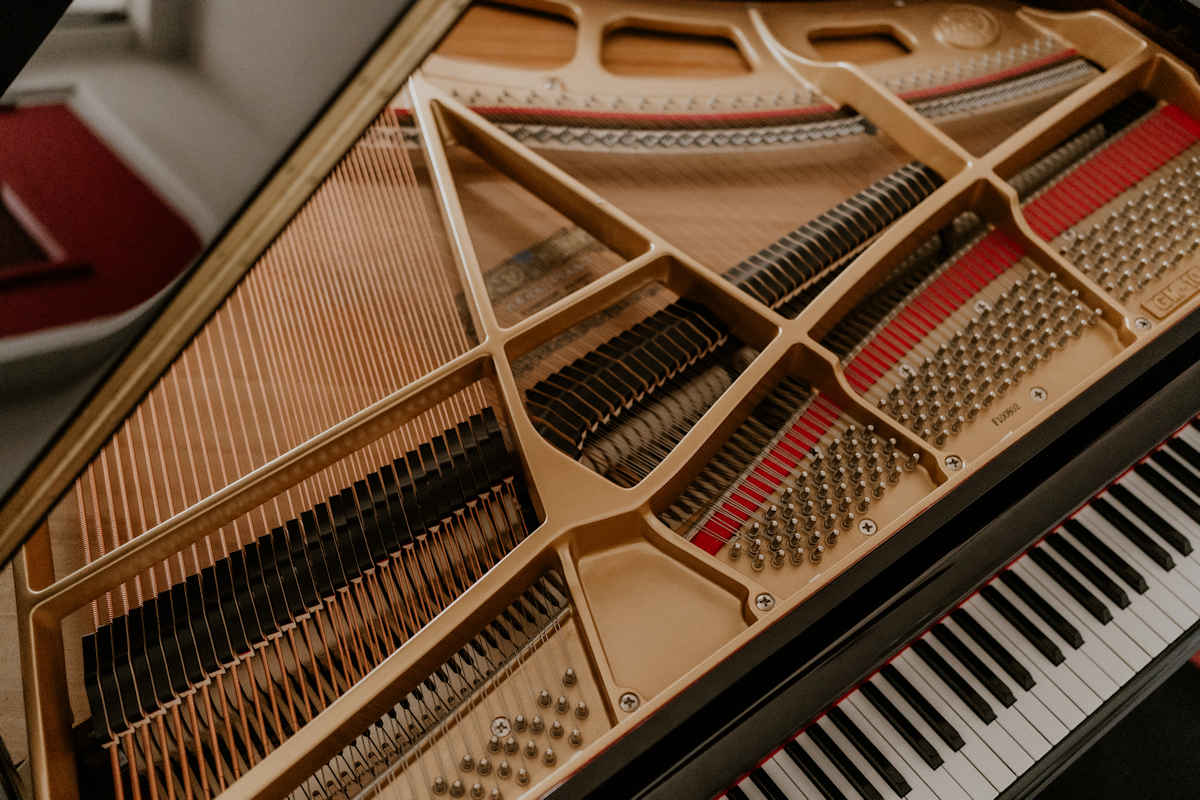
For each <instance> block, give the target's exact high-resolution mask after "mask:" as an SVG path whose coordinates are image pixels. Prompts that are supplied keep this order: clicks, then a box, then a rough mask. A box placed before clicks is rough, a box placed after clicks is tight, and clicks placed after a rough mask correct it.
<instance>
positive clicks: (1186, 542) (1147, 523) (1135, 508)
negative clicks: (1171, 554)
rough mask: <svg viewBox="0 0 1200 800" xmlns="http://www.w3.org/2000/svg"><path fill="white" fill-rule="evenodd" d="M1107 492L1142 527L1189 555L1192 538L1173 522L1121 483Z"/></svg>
mask: <svg viewBox="0 0 1200 800" xmlns="http://www.w3.org/2000/svg"><path fill="white" fill-rule="evenodd" d="M1108 493H1109V494H1110V495H1111V496H1112V497H1114V498H1116V500H1117V502H1118V503H1120V504H1121V506H1122V507H1124V509H1125V510H1126V513H1127V516H1130V517H1133V518H1136V519H1137V520H1139V521H1140V522H1141V523H1142V527H1143V528H1145V529H1147V530H1149V531H1151V532H1152V533H1154V534H1155V535H1157V536H1159V537H1160V538H1162V539H1163V540H1164V541H1165V542H1166V543H1167V544H1169V545H1170V546H1171V547H1172V548H1174V549H1175V552H1177V553H1179V555H1181V556H1189V555H1191V554H1192V550H1193V549H1194V548H1193V546H1192V540H1191V539H1189V538H1187V537H1186V536H1184V535H1183V533H1181V532H1180V531H1179V529H1178V528H1176V527H1175V526H1174V525H1173V524H1171V523H1170V522H1168V521H1167V520H1165V519H1163V518H1162V517H1161V516H1160V515H1159V514H1158V512H1156V511H1155V510H1154V509H1152V508H1150V506H1148V505H1146V504H1145V503H1144V502H1143V501H1142V500H1141V499H1140V498H1139V497H1137V496H1136V495H1135V494H1134V493H1133V492H1131V491H1130V490H1129V487H1127V486H1125V485H1123V484H1120V483H1118V484H1115V485H1113V486H1112V487H1111V488H1109V490H1108Z"/></svg>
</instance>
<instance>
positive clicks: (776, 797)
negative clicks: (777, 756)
mask: <svg viewBox="0 0 1200 800" xmlns="http://www.w3.org/2000/svg"><path fill="white" fill-rule="evenodd" d="M749 781H750V783H751V785H752V786H753V787H754V789H755V790H756V793H757V794H758V795H759V796H760V797H762V798H763V800H789V798H788V796H787V795H786V794H784V793H783V790H782V789H780V788H779V785H778V784H777V783H775V781H774V780H773V779H772V778H771V776H770V775H768V774H767V773H766V772H764V771H763V768H762V767H759V768H758V769H756V770H754V771H753V772H751V773H750V777H749ZM745 783H746V781H742V784H743V785H742V791H746V789H747V787H746V786H745V785H744V784H745ZM746 793H747V794H749V792H746Z"/></svg>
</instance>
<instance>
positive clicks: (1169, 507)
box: [1121, 472, 1200, 555]
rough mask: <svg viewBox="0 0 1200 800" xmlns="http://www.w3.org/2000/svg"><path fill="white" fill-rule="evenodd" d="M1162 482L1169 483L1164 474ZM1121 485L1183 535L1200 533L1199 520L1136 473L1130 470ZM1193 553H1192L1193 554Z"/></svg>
mask: <svg viewBox="0 0 1200 800" xmlns="http://www.w3.org/2000/svg"><path fill="white" fill-rule="evenodd" d="M1164 482H1166V483H1168V484H1169V483H1170V481H1169V480H1166V478H1165V476H1164ZM1121 486H1123V487H1124V488H1126V489H1128V490H1129V491H1130V493H1131V494H1133V496H1134V497H1136V498H1138V499H1139V500H1141V501H1142V502H1143V503H1145V504H1146V505H1147V506H1148V507H1149V508H1151V509H1152V510H1153V511H1154V512H1155V513H1157V514H1158V515H1159V516H1161V517H1163V518H1165V519H1166V520H1167V521H1168V522H1170V523H1174V525H1175V527H1176V528H1177V529H1179V530H1180V531H1183V532H1184V534H1185V535H1191V536H1198V535H1200V520H1195V519H1193V518H1192V517H1191V516H1190V515H1189V514H1188V513H1187V512H1186V511H1184V510H1183V509H1181V508H1180V507H1179V506H1177V505H1175V504H1174V503H1172V502H1171V500H1170V499H1169V498H1168V497H1167V496H1166V495H1164V494H1163V493H1162V492H1160V491H1159V490H1158V489H1156V488H1154V487H1153V486H1151V485H1150V484H1149V483H1147V482H1146V480H1145V479H1144V478H1143V477H1142V476H1140V475H1138V474H1137V473H1134V472H1130V473H1127V474H1126V475H1125V477H1123V478H1122V479H1121ZM1193 555H1194V554H1193Z"/></svg>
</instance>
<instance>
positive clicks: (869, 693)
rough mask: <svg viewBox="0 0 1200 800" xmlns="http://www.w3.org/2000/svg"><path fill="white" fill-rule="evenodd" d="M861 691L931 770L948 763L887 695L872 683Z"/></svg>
mask: <svg viewBox="0 0 1200 800" xmlns="http://www.w3.org/2000/svg"><path fill="white" fill-rule="evenodd" d="M859 691H860V692H861V693H862V696H863V697H865V698H867V702H869V703H870V704H871V705H873V706H875V710H876V711H878V712H879V713H880V714H882V715H883V718H884V719H886V720H887V721H888V724H889V725H891V726H892V727H893V728H895V729H896V732H897V733H899V734H900V738H902V739H904V741H906V742H908V746H909V747H911V748H912V749H913V750H915V751H916V752H917V755H919V756H920V757H921V760H922V761H924V762H925V763H926V764H927V765H928V766H929V768H930V769H937V768H938V767H940V766H942V764H944V763H946V762H944V761H943V760H942V756H941V754H940V753H938V751H937V748H935V747H934V746H933V745H932V744H930V743H929V740H928V739H926V738H925V737H924V736H922V735H921V732H920V731H919V730H917V729H916V727H915V726H914V725H913V724H912V723H911V722H909V721H908V720H907V719H905V717H904V715H903V714H901V713H900V709H898V708H896V706H895V705H893V704H892V701H891V700H889V699H888V698H887V695H885V694H884V693H883V692H881V691H879V689H877V688H876V687H875V686H874V685H873V684H872V683H871V682H870V681H867V682H866V683H864V684H863V685H862V686H860V687H859Z"/></svg>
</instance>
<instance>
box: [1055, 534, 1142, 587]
mask: <svg viewBox="0 0 1200 800" xmlns="http://www.w3.org/2000/svg"><path fill="white" fill-rule="evenodd" d="M1063 528H1065V529H1066V530H1068V531H1070V532H1071V535H1072V536H1074V537H1075V540H1076V541H1078V542H1079V543H1080V544H1081V545H1083V546H1084V547H1086V548H1087V549H1088V550H1089V551H1091V554H1092V555H1094V556H1095V557H1096V558H1098V559H1100V561H1102V562H1103V563H1104V566H1106V567H1108V568H1109V569H1111V570H1112V571H1113V572H1115V573H1117V577H1118V578H1120V579H1121V580H1122V581H1124V582H1125V584H1126V585H1128V586H1129V588H1131V589H1133V590H1134V591H1135V592H1137V593H1138V594H1145V593H1146V591H1147V590H1148V589H1149V588H1150V585H1149V584H1148V583H1146V579H1145V577H1143V576H1142V573H1140V572H1138V571H1137V570H1136V569H1134V568H1133V567H1132V566H1131V565H1130V564H1129V562H1128V561H1126V560H1125V559H1123V558H1121V557H1120V556H1119V555H1117V554H1116V553H1115V552H1113V549H1112V548H1111V547H1109V546H1108V545H1106V544H1105V543H1104V542H1102V541H1100V540H1099V539H1097V538H1096V535H1095V534H1094V533H1092V532H1091V531H1089V530H1088V529H1087V528H1085V527H1084V526H1083V523H1082V522H1080V521H1079V520H1077V519H1069V520H1067V521H1066V522H1064V523H1063Z"/></svg>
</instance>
